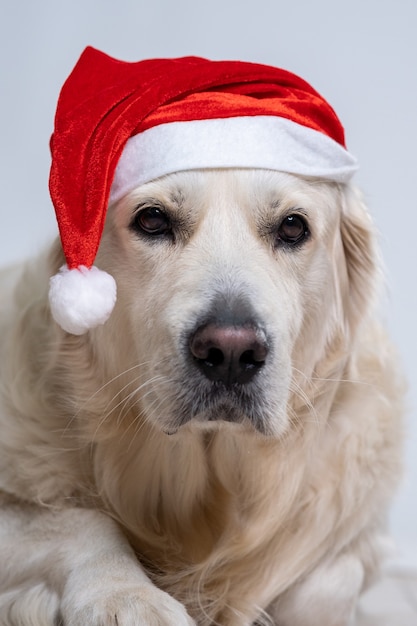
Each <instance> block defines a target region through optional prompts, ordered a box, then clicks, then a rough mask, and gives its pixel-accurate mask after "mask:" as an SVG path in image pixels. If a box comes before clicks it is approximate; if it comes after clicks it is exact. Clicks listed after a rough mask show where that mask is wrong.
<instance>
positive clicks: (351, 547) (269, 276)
mask: <svg viewBox="0 0 417 626" xmlns="http://www.w3.org/2000/svg"><path fill="white" fill-rule="evenodd" d="M98 261H99V265H100V267H102V268H103V269H104V270H107V271H110V272H111V273H112V275H113V276H114V277H115V279H116V282H117V285H118V300H117V304H116V307H115V310H114V312H113V314H112V316H111V317H110V319H109V320H108V322H107V323H106V324H104V325H102V326H100V327H98V328H96V329H94V330H92V331H90V332H89V333H87V334H85V335H82V336H75V335H70V334H67V333H66V332H64V331H63V330H61V329H60V328H59V327H58V326H57V325H56V324H55V323H53V322H52V320H51V316H50V311H49V307H48V305H47V290H48V280H49V277H50V276H51V275H52V274H54V273H56V271H57V270H58V268H59V267H60V266H61V265H62V263H63V256H62V251H61V248H60V245H59V244H58V243H56V244H55V245H54V246H53V247H52V249H51V250H50V251H49V252H48V254H47V255H45V256H44V257H43V258H41V259H40V260H38V261H37V262H36V263H35V262H32V263H31V264H30V265H29V266H27V267H26V268H25V270H24V271H22V272H21V275H20V277H19V279H18V280H17V281H16V283H17V284H16V285H15V286H11V285H9V286H8V287H6V282H8V283H11V282H12V281H11V280H10V271H8V272H5V273H4V276H3V283H4V286H3V287H2V292H1V293H2V296H1V310H2V313H1V344H2V345H1V368H2V370H1V408H0V423H1V426H0V427H1V442H0V489H1V492H0V493H1V496H0V497H1V512H0V624H1V625H2V626H5V625H7V626H58V625H64V626H87V625H88V626H110V625H112V626H138V625H141V626H186V625H187V626H191V625H192V624H196V625H198V626H209V625H215V624H219V625H221V626H249V625H251V624H273V625H275V626H346V625H347V624H349V623H351V622H350V620H352V619H353V618H354V613H355V605H356V602H357V599H358V597H359V595H360V593H361V590H362V589H363V588H364V587H365V586H366V585H367V584H368V582H369V581H370V580H371V579H372V577H373V576H374V574H375V572H376V571H377V570H378V565H379V562H380V559H381V555H382V553H383V551H384V550H383V547H384V536H385V532H386V512H387V507H388V504H389V501H390V498H391V496H392V493H393V491H394V489H395V486H396V484H397V481H398V477H399V475H400V469H401V462H400V459H401V439H402V434H401V431H402V420H401V414H402V384H401V381H400V380H399V379H398V378H399V377H398V373H397V365H396V360H395V356H394V355H393V350H392V348H391V347H390V343H389V341H388V340H387V338H386V336H385V334H384V332H383V330H382V329H381V328H380V326H379V324H378V321H377V320H376V317H375V301H376V298H375V296H376V295H377V291H378V289H377V286H378V282H379V279H378V274H379V269H378V268H379V261H378V256H377V250H376V244H375V235H374V229H373V226H372V223H371V221H370V218H369V217H368V214H367V212H366V210H365V208H364V206H363V203H362V201H361V199H360V196H359V194H358V192H357V191H356V190H355V188H354V187H352V186H351V185H350V184H347V185H344V184H343V185H342V184H337V183H331V182H324V181H321V180H314V179H307V178H302V177H297V176H294V175H290V174H283V173H279V172H272V171H267V170H242V169H226V170H202V171H188V172H182V173H176V174H170V175H167V176H165V177H162V178H160V179H158V180H155V181H153V182H150V183H146V184H144V185H142V186H141V187H138V188H137V189H135V190H134V191H133V192H131V193H130V194H128V195H127V196H126V197H124V198H123V199H122V200H120V201H119V202H118V203H117V204H115V205H114V206H112V207H110V209H109V211H108V215H107V222H106V227H105V232H104V235H103V238H102V241H101V245H100V250H99V255H98ZM12 289H13V295H12Z"/></svg>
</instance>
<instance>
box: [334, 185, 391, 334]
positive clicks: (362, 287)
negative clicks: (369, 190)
mask: <svg viewBox="0 0 417 626" xmlns="http://www.w3.org/2000/svg"><path fill="white" fill-rule="evenodd" d="M341 238H342V243H343V250H344V255H345V260H346V271H347V278H348V289H347V292H346V300H347V301H346V302H345V311H346V313H347V315H346V318H347V320H348V323H349V326H350V328H351V331H352V332H354V331H355V329H356V327H357V326H358V324H359V323H360V321H361V320H363V319H364V318H365V317H367V315H368V313H369V312H370V311H371V309H372V308H373V305H374V303H375V297H376V295H377V291H378V285H379V283H380V266H381V264H380V258H379V253H378V249H377V243H376V234H375V228H374V226H373V223H372V221H371V218H370V216H369V213H368V211H367V209H366V207H365V204H364V202H363V200H362V198H361V196H360V194H359V192H358V190H357V189H355V188H354V187H351V186H347V187H346V188H345V189H344V190H343V192H342V220H341Z"/></svg>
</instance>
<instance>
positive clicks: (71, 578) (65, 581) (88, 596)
mask: <svg viewBox="0 0 417 626" xmlns="http://www.w3.org/2000/svg"><path fill="white" fill-rule="evenodd" d="M87 624H88V626H137V624H141V626H192V625H193V624H194V622H193V620H192V619H191V618H190V617H189V616H188V615H187V613H186V610H185V608H184V607H183V606H182V605H181V604H180V603H179V602H177V601H176V600H174V599H173V598H172V597H171V596H169V595H168V594H167V593H165V592H163V591H161V590H160V589H158V588H157V587H155V585H153V583H152V582H151V581H150V579H149V578H148V577H147V575H146V574H145V572H144V570H143V569H142V568H141V566H140V564H139V563H138V561H137V559H136V557H135V555H134V553H133V551H132V550H131V548H130V546H129V544H128V542H127V540H126V539H125V538H124V536H123V534H122V533H121V532H120V530H119V528H118V526H117V525H116V523H115V522H113V520H111V519H110V518H108V517H107V516H106V515H104V514H102V513H99V512H97V511H93V510H91V511H90V510H86V509H66V510H59V511H56V510H53V509H41V508H40V507H39V508H38V507H36V506H27V505H26V506H25V505H17V504H14V505H8V506H6V505H3V507H2V506H1V504H0V626H6V625H7V626H57V625H60V626H61V625H63V626H87Z"/></svg>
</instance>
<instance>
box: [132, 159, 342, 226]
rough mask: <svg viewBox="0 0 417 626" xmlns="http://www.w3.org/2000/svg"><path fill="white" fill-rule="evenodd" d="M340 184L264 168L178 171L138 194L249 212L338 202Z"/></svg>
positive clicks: (176, 205) (180, 204)
mask: <svg viewBox="0 0 417 626" xmlns="http://www.w3.org/2000/svg"><path fill="white" fill-rule="evenodd" d="M336 194H337V186H336V185H334V184H332V183H328V182H321V181H317V180H315V181H312V180H307V179H304V178H301V177H298V176H294V175H291V174H285V173H282V172H275V171H271V170H262V169H254V170H252V169H246V170H245V169H224V170H199V171H185V172H177V173H175V174H170V175H168V176H164V177H163V178H161V179H158V180H157V181H152V182H151V183H148V184H146V185H143V186H142V187H141V188H139V189H138V190H137V195H138V197H140V196H142V197H149V198H153V197H154V198H157V199H158V200H160V201H161V202H162V203H166V204H168V205H169V206H171V207H172V208H173V210H176V211H180V212H181V211H184V212H186V213H187V214H190V211H192V213H202V212H205V211H206V210H209V209H211V208H213V207H220V208H223V207H225V206H226V207H227V206H229V207H236V208H239V209H240V210H243V211H244V212H248V213H249V215H253V216H256V214H258V213H263V212H265V211H268V212H272V213H274V212H280V211H285V210H288V209H290V208H296V207H305V208H306V209H310V210H312V211H315V210H316V209H320V210H321V211H322V212H323V213H326V209H327V208H329V207H332V206H333V207H334V206H335V198H336Z"/></svg>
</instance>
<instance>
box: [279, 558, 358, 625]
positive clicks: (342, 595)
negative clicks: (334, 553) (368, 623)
mask: <svg viewBox="0 0 417 626" xmlns="http://www.w3.org/2000/svg"><path fill="white" fill-rule="evenodd" d="M363 582H364V568H363V565H362V563H361V562H360V560H359V559H358V558H357V557H356V556H354V555H353V554H344V555H341V556H340V557H339V558H338V559H337V560H335V561H333V562H332V563H326V564H323V565H321V566H320V567H318V568H317V569H315V570H314V571H313V572H312V573H311V574H310V575H308V576H307V577H306V578H304V579H303V580H302V581H301V582H299V583H297V584H296V585H294V586H293V587H291V588H290V589H289V590H288V591H287V592H286V593H284V594H283V595H282V596H281V597H280V598H279V599H278V600H277V601H276V602H275V603H274V604H273V606H272V607H270V608H269V611H268V613H269V614H270V616H271V617H272V619H273V623H274V624H276V625H277V626H351V624H353V621H352V620H353V618H354V613H355V608H356V604H357V600H358V597H359V594H360V592H361V590H362V587H363Z"/></svg>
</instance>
